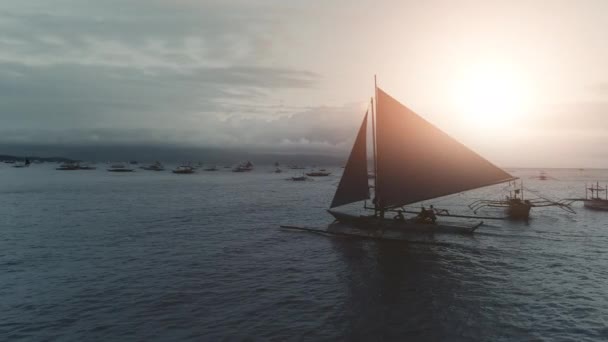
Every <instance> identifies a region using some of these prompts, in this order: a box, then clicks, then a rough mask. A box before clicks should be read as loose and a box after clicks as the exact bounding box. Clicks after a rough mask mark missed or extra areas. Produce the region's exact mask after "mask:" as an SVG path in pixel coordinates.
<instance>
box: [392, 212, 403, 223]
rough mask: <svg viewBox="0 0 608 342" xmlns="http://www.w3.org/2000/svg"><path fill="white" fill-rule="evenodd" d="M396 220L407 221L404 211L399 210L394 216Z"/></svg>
mask: <svg viewBox="0 0 608 342" xmlns="http://www.w3.org/2000/svg"><path fill="white" fill-rule="evenodd" d="M393 219H394V220H395V221H405V216H403V212H402V211H398V212H397V215H395V217H394V218H393Z"/></svg>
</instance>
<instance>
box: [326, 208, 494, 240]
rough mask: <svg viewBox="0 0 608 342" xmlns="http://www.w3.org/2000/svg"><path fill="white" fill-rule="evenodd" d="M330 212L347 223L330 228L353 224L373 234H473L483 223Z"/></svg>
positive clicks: (343, 222) (340, 221)
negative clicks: (425, 220) (434, 221)
mask: <svg viewBox="0 0 608 342" xmlns="http://www.w3.org/2000/svg"><path fill="white" fill-rule="evenodd" d="M328 212H329V213H330V214H331V215H332V216H333V217H335V218H336V221H338V222H339V223H342V224H347V226H346V227H344V225H335V224H332V225H330V227H329V228H328V229H347V227H348V226H351V227H353V228H356V229H357V230H359V231H363V232H366V231H367V232H368V233H372V234H376V233H377V232H378V231H380V232H382V233H383V234H387V233H389V234H390V235H396V236H401V237H407V236H408V235H411V234H416V235H420V234H424V235H427V234H472V233H473V232H475V230H476V229H477V228H478V227H479V226H480V225H481V224H482V223H483V222H478V223H476V224H471V225H465V224H463V223H453V222H437V223H421V222H418V221H416V220H415V219H405V220H395V219H390V218H378V217H373V216H357V215H351V214H345V213H340V212H337V211H332V210H328ZM358 233H359V234H360V233H361V232H358Z"/></svg>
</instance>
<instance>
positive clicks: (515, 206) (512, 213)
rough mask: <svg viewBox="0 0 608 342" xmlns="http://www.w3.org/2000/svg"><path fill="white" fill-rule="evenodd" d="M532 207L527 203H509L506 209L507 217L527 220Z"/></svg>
mask: <svg viewBox="0 0 608 342" xmlns="http://www.w3.org/2000/svg"><path fill="white" fill-rule="evenodd" d="M530 209H532V205H531V204H528V203H510V204H509V207H507V216H508V217H509V218H510V219H514V220H527V219H529V218H530Z"/></svg>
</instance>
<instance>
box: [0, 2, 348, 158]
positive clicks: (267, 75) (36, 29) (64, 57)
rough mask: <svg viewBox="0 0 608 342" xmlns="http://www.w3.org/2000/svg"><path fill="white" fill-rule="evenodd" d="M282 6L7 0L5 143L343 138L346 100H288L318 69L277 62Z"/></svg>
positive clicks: (1, 40) (3, 9)
mask: <svg viewBox="0 0 608 342" xmlns="http://www.w3.org/2000/svg"><path fill="white" fill-rule="evenodd" d="M278 4H280V2H277V1H266V2H262V3H260V4H255V5H254V4H251V3H250V2H248V1H206V2H204V3H200V2H195V1H177V2H175V1H103V2H81V1H66V0H61V1H57V2H53V4H50V3H49V2H46V1H44V2H43V1H39V2H28V3H27V4H21V5H20V4H3V5H0V30H2V32H3V36H2V37H0V119H2V123H3V125H2V126H1V127H0V133H1V136H0V142H7V143H8V142H10V143H16V142H18V143H30V144H31V143H39V144H47V143H69V144H95V143H97V144H118V143H129V144H137V143H146V142H150V143H159V142H160V143H170V144H184V145H196V144H200V145H204V146H210V145H211V146H222V145H229V146H235V147H244V146H247V147H252V146H260V147H262V146H265V147H268V148H270V147H272V146H283V147H285V148H294V146H313V147H315V146H316V147H319V148H322V147H327V146H330V147H331V146H339V145H340V144H341V143H342V142H343V140H344V136H342V133H341V127H342V126H339V127H338V128H337V130H336V131H335V132H334V131H331V129H330V128H327V127H325V128H324V127H321V126H320V125H319V124H318V123H319V122H321V121H323V120H324V116H325V115H328V116H331V117H333V116H335V114H336V113H341V114H343V108H339V107H337V108H329V107H327V108H314V109H310V110H309V109H308V107H307V106H302V105H286V106H283V104H282V98H283V97H284V94H286V93H288V92H291V93H293V92H306V90H308V89H312V88H314V87H316V86H317V84H318V83H319V81H320V76H319V75H318V74H317V73H315V72H313V71H309V70H300V69H298V68H293V67H291V66H289V65H286V64H282V63H275V61H276V59H277V57H276V56H275V55H274V53H273V50H272V37H273V35H274V34H276V33H277V30H280V23H281V21H282V20H285V15H286V14H288V13H289V12H290V11H293V9H292V8H288V7H286V6H277V5H278ZM341 114H340V115H341ZM304 117H306V118H304ZM346 127H348V125H346Z"/></svg>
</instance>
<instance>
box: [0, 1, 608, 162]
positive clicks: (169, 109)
mask: <svg viewBox="0 0 608 342" xmlns="http://www.w3.org/2000/svg"><path fill="white" fill-rule="evenodd" d="M606 34H608V1H604V0H587V1H566V0H564V1H559V0H551V1H533V0H530V1H517V0H511V1H491V0H485V1H449V0H446V1H404V0H399V1H379V0H377V1H363V0H360V1H352V0H348V1H347V0H341V1H316V0H309V1H286V0H268V1H249V0H211V1H209V0H207V1H194V0H193V1H186V0H181V1H180V0H171V1H169V0H166V1H160V0H140V1H126V0H103V1H99V0H95V1H85V0H79V1H67V0H53V1H48V0H42V1H32V0H29V1H19V2H18V1H12V2H9V1H4V2H2V3H1V4H0V148H1V146H2V144H6V145H8V144H159V143H160V144H173V145H184V146H189V147H192V146H203V147H231V148H234V147H237V148H241V147H242V148H250V149H256V150H260V151H275V150H280V151H289V150H292V149H294V150H297V151H305V152H306V151H309V152H329V153H336V152H344V153H346V151H348V150H349V149H350V146H351V143H352V140H353V139H354V135H355V132H356V130H357V126H358V125H359V124H360V120H361V119H362V117H363V114H364V112H365V107H366V104H367V102H368V101H369V97H370V96H372V95H373V75H374V74H377V75H378V79H379V85H380V86H381V87H383V88H384V89H385V90H386V91H387V92H388V93H390V94H392V95H393V96H394V97H395V98H397V99H399V100H400V101H402V102H403V103H405V104H407V105H408V106H410V107H411V108H412V109H414V110H415V111H417V112H418V113H420V114H421V115H422V116H423V117H425V118H427V119H428V120H430V121H431V122H433V123H435V124H436V125H438V126H439V127H441V128H442V129H444V130H445V131H447V132H448V133H449V134H451V135H453V136H454V137H456V138H457V139H459V140H461V141H462V142H463V143H465V144H467V145H468V146H470V147H472V148H473V149H474V150H476V151H478V152H480V153H481V154H483V155H484V156H486V157H487V158H488V159H490V160H491V161H494V162H495V163H497V164H499V165H502V166H589V167H593V166H595V167H602V166H603V167H608V149H606V146H608V40H606ZM0 152H2V151H0Z"/></svg>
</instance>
